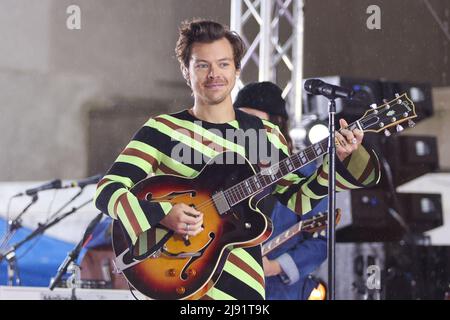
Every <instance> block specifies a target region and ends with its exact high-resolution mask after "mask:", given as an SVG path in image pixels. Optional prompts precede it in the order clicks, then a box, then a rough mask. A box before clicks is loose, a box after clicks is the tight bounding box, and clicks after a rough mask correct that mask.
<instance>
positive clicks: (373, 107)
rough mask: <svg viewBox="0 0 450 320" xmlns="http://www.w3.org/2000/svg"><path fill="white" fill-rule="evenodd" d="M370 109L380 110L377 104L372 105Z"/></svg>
mask: <svg viewBox="0 0 450 320" xmlns="http://www.w3.org/2000/svg"><path fill="white" fill-rule="evenodd" d="M370 107H371V108H372V109H376V108H378V107H377V104H376V103H372V104H371V105H370Z"/></svg>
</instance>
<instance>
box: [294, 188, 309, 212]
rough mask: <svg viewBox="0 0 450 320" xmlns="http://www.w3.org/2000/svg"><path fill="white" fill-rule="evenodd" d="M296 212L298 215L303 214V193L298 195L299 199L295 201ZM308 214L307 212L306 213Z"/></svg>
mask: <svg viewBox="0 0 450 320" xmlns="http://www.w3.org/2000/svg"><path fill="white" fill-rule="evenodd" d="M294 208H295V209H294V211H295V212H296V213H300V214H303V205H302V193H301V192H298V193H297V198H296V199H295V207H294ZM305 213H306V212H305Z"/></svg>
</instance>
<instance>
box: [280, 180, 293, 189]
mask: <svg viewBox="0 0 450 320" xmlns="http://www.w3.org/2000/svg"><path fill="white" fill-rule="evenodd" d="M277 184H278V185H280V186H283V187H289V186H290V185H292V184H293V182H292V181H289V180H286V179H281V180H279V181H277Z"/></svg>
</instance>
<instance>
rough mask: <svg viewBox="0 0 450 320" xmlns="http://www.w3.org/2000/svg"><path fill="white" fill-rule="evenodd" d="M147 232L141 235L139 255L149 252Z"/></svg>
mask: <svg viewBox="0 0 450 320" xmlns="http://www.w3.org/2000/svg"><path fill="white" fill-rule="evenodd" d="M147 234H148V233H147V232H143V233H141V234H140V235H139V237H138V239H139V255H142V254H144V253H145V252H147Z"/></svg>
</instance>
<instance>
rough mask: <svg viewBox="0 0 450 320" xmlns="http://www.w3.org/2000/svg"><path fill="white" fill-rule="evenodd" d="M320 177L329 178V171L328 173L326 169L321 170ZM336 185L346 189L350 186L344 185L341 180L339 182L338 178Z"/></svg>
mask: <svg viewBox="0 0 450 320" xmlns="http://www.w3.org/2000/svg"><path fill="white" fill-rule="evenodd" d="M320 177H321V178H323V179H325V180H328V173H326V172H325V171H323V170H321V171H320ZM336 186H338V187H339V188H341V189H344V190H347V189H348V187H346V186H344V185H343V184H342V183H341V182H339V181H338V180H337V179H336Z"/></svg>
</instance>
